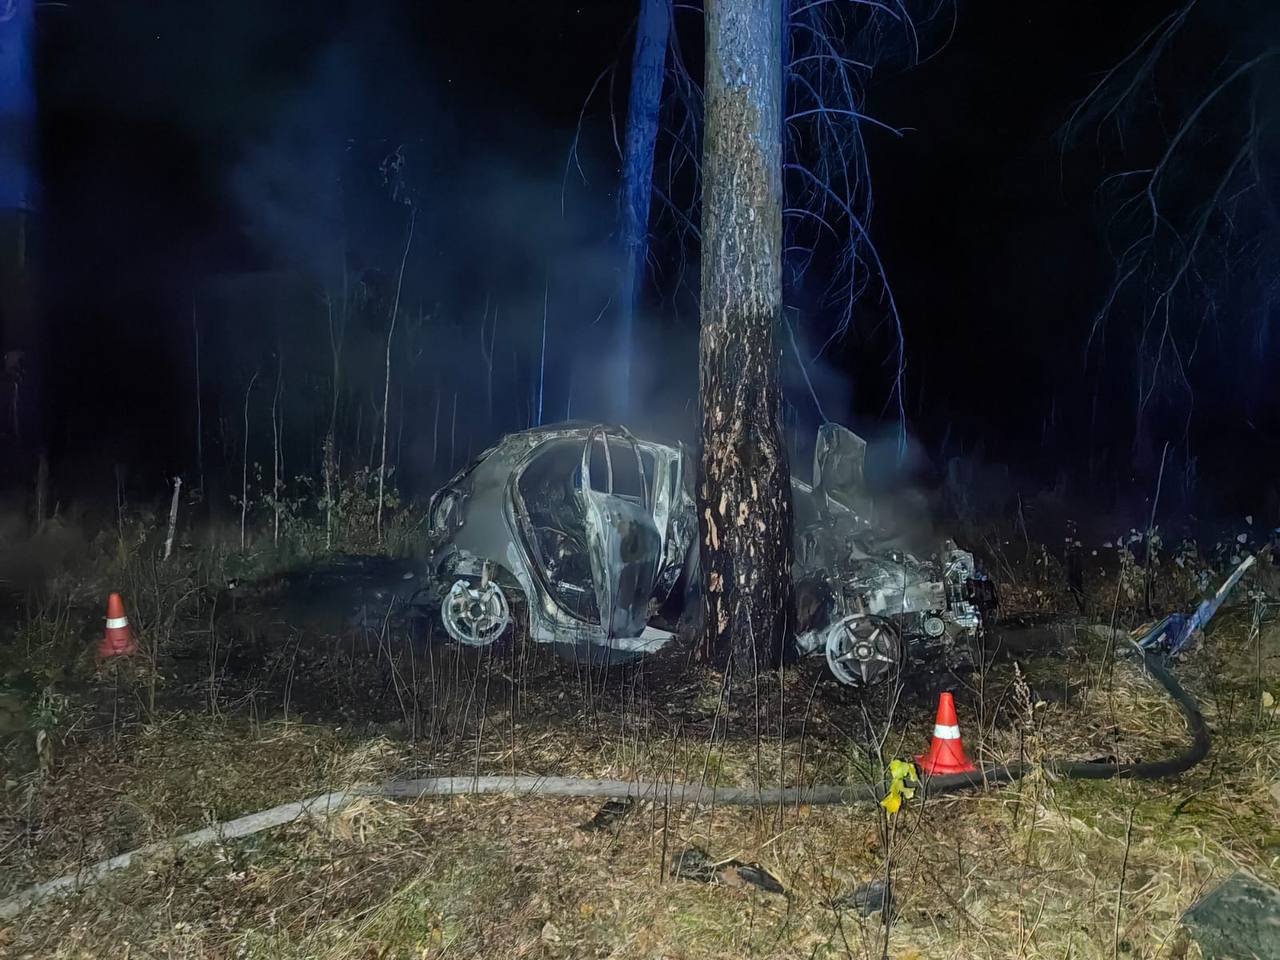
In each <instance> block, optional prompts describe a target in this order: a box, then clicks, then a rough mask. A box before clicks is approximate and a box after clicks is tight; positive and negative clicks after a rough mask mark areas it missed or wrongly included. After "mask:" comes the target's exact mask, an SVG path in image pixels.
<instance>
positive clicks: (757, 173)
mask: <svg viewBox="0 0 1280 960" xmlns="http://www.w3.org/2000/svg"><path fill="white" fill-rule="evenodd" d="M781 51H782V14H781V7H780V4H779V3H778V0H707V2H706V94H705V96H706V126H705V131H706V133H705V155H704V162H703V200H702V327H701V342H700V346H699V391H700V399H701V405H702V456H701V460H700V469H699V477H698V526H699V540H700V544H701V559H702V573H703V586H704V597H705V610H704V612H705V614H706V641H707V646H708V650H709V652H711V653H713V654H716V655H722V654H724V653H725V652H727V651H731V652H732V655H733V662H734V664H735V669H736V671H737V672H739V673H746V674H751V673H754V672H755V670H757V669H758V668H759V667H761V666H764V665H765V664H767V663H770V662H772V661H774V660H775V659H776V658H777V657H778V655H779V654H780V653H781V651H782V648H783V644H784V642H785V640H786V637H787V635H788V632H789V628H790V623H791V606H792V590H791V554H792V548H791V480H790V476H791V474H790V469H789V467H788V464H787V453H786V446H785V444H784V443H783V441H782V430H781V422H780V419H781V390H780V386H779V362H780V358H779V353H778V348H777V345H776V342H775V334H776V331H777V327H778V323H779V321H780V319H781V314H782V144H781V129H782V124H781V105H782V63H781Z"/></svg>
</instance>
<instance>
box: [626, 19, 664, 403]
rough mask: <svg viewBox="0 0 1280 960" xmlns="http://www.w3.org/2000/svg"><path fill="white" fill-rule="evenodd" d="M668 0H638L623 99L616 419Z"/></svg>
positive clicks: (648, 185) (649, 181)
mask: <svg viewBox="0 0 1280 960" xmlns="http://www.w3.org/2000/svg"><path fill="white" fill-rule="evenodd" d="M670 32H671V0H640V17H639V19H638V20H637V21H636V45H635V50H634V52H633V53H632V56H631V94H630V97H629V98H628V101H627V132H626V153H625V158H624V162H623V166H622V255H623V264H622V283H621V290H620V293H619V308H620V322H619V331H618V333H619V340H620V348H621V349H620V357H621V361H620V362H621V369H620V370H619V374H618V382H617V387H616V390H617V395H616V396H615V398H614V403H615V405H616V407H615V419H616V420H618V421H619V422H623V421H625V420H626V419H627V415H628V414H629V413H630V406H631V350H632V341H633V338H634V328H635V312H636V299H637V297H638V294H639V290H640V287H641V284H642V279H643V277H644V267H645V260H646V257H647V255H648V249H649V245H648V234H649V206H650V201H651V199H652V195H653V153H654V148H655V147H656V145H657V142H658V112H659V109H660V108H661V106H662V79H663V76H664V74H665V73H666V68H667V38H668V36H669V34H670Z"/></svg>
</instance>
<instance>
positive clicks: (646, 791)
mask: <svg viewBox="0 0 1280 960" xmlns="http://www.w3.org/2000/svg"><path fill="white" fill-rule="evenodd" d="M1139 652H1140V653H1141V654H1142V663H1143V666H1144V667H1145V668H1146V670H1147V672H1148V673H1149V674H1151V676H1152V677H1154V678H1155V679H1156V681H1158V682H1159V683H1160V685H1161V686H1162V687H1164V689H1165V690H1166V691H1167V692H1168V693H1169V695H1170V696H1171V697H1172V698H1173V699H1174V701H1175V702H1176V703H1177V704H1178V706H1179V707H1180V708H1181V709H1182V713H1183V716H1184V717H1185V718H1186V721H1187V728H1188V730H1189V731H1190V733H1191V741H1192V742H1191V745H1190V746H1189V747H1188V748H1186V749H1185V750H1183V751H1181V752H1180V753H1177V754H1175V755H1173V756H1172V757H1168V758H1166V759H1163V760H1153V761H1146V762H1140V763H1120V762H1116V763H1099V762H1083V761H1077V760H1046V761H1044V762H1043V763H1041V764H1040V766H1042V767H1043V768H1044V769H1045V770H1046V771H1048V772H1049V773H1050V774H1052V775H1056V776H1062V777H1076V778H1082V779H1088V780H1107V779H1111V778H1113V777H1122V778H1130V779H1145V780H1155V779H1161V778H1165V777H1172V776H1176V775H1177V774H1179V773H1182V772H1184V771H1186V770H1189V769H1191V768H1192V767H1193V766H1195V765H1196V764H1197V763H1199V762H1200V761H1201V760H1203V759H1204V758H1205V756H1206V755H1207V754H1208V753H1209V746H1210V737H1209V728H1208V725H1207V724H1206V723H1205V720H1204V717H1203V715H1201V713H1200V707H1199V705H1198V704H1197V703H1196V701H1195V699H1194V698H1193V697H1192V696H1191V695H1190V694H1189V693H1187V692H1186V691H1185V690H1184V689H1183V688H1182V686H1181V684H1179V683H1178V681H1177V679H1175V678H1174V676H1173V674H1172V673H1170V672H1169V669H1168V668H1167V667H1166V666H1165V665H1164V663H1163V662H1161V660H1160V659H1159V657H1158V656H1157V655H1155V654H1152V653H1148V652H1145V651H1141V650H1139ZM1034 767H1035V764H1032V763H1027V762H1016V763H1009V764H992V765H988V766H984V767H983V768H982V769H980V770H976V771H974V772H972V773H956V774H947V775H945V776H933V777H926V778H925V780H924V783H923V793H924V795H925V796H926V797H928V796H933V795H935V794H947V793H955V792H957V791H960V790H966V789H970V788H973V787H980V786H984V785H988V784H999V783H1009V782H1012V781H1014V780H1017V779H1019V778H1021V777H1023V776H1026V775H1027V774H1028V773H1030V772H1031V770H1032V769H1033V768H1034ZM888 790H889V787H888V784H870V783H864V784H855V785H852V786H844V785H834V784H827V785H814V786H809V787H780V788H779V787H770V788H755V787H726V786H708V785H706V784H692V783H683V784H671V783H661V782H655V781H640V780H591V779H585V778H581V777H538V776H473V777H432V778H429V779H425V780H391V781H388V782H387V783H383V784H379V785H377V786H371V787H353V788H352V789H350V790H340V791H336V792H334V793H324V794H320V795H319V796H315V797H311V798H310V799H308V800H299V801H296V802H294V803H285V804H281V805H280V806H278V807H272V808H271V809H270V810H263V811H260V812H258V813H251V814H249V815H248V816H244V817H239V818H238V819H235V820H228V821H225V822H223V823H217V824H214V825H213V826H209V827H205V828H204V829H202V830H195V831H193V832H191V833H185V834H183V835H182V836H180V837H175V838H173V839H171V840H162V841H159V842H157V843H152V844H148V845H146V846H144V847H139V848H138V849H137V850H132V851H130V852H129V853H122V854H120V855H119V856H115V857H111V858H109V859H107V860H100V861H98V862H97V863H94V864H91V865H89V866H86V867H84V868H82V869H80V870H77V871H75V872H73V873H68V874H65V875H63V876H61V877H58V878H57V879H54V880H49V881H47V882H45V883H39V884H36V885H35V886H32V887H28V888H27V889H25V890H22V891H20V892H18V893H16V894H14V895H12V896H10V897H7V898H5V899H4V900H0V920H10V919H12V918H14V917H16V916H18V915H19V914H20V913H22V911H24V910H26V909H27V908H28V907H31V906H34V905H35V904H37V903H40V902H41V901H43V900H47V899H49V898H50V897H54V896H57V895H59V894H63V893H71V892H74V891H76V890H82V889H84V888H85V887H87V886H89V885H91V884H93V883H96V882H97V881H99V880H101V879H102V878H103V877H105V876H106V875H107V874H109V873H111V872H113V871H115V870H122V869H124V868H126V867H128V866H129V865H130V864H132V863H133V862H134V861H136V860H141V859H144V858H146V857H150V856H154V855H156V854H160V853H164V852H166V851H175V850H181V849H189V848H192V847H199V846H203V845H205V844H209V843H217V842H220V841H224V840H233V839H236V838H237V837H248V836H251V835H253V834H255V833H260V832H261V831H263V830H268V829H270V828H271V827H278V826H283V825H284V824H287V823H292V822H293V821H295V820H298V819H301V818H302V817H305V816H313V815H333V814H336V813H338V812H339V811H341V810H342V809H343V808H344V807H346V806H347V805H348V804H350V803H351V802H352V801H354V800H357V799H359V798H361V797H399V798H402V799H421V798H426V797H444V796H467V795H475V794H507V795H515V796H539V797H600V798H608V799H616V800H653V801H657V802H662V803H671V804H678V805H708V806H710V805H737V806H752V805H760V806H763V807H768V806H778V805H779V804H810V805H818V804H846V805H854V804H876V803H879V802H880V800H881V798H883V797H884V796H885V794H886V793H887V792H888Z"/></svg>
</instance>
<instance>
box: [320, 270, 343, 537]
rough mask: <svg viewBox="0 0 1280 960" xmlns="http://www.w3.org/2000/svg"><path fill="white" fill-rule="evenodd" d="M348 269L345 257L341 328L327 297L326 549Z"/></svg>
mask: <svg viewBox="0 0 1280 960" xmlns="http://www.w3.org/2000/svg"><path fill="white" fill-rule="evenodd" d="M347 299H348V293H347V270H346V264H345V257H344V263H343V269H342V307H341V309H340V310H339V311H338V316H339V318H340V323H341V327H340V328H338V329H335V328H334V325H333V298H332V297H331V296H329V295H328V294H326V295H325V306H326V309H327V315H328V321H329V352H330V354H331V356H332V357H333V374H332V377H331V379H330V384H331V388H332V402H331V404H330V406H329V432H328V434H327V435H326V436H325V440H324V501H325V511H324V546H325V549H326V550H329V549H332V548H333V533H334V509H335V507H336V503H335V497H336V496H337V482H338V437H337V433H338V397H339V383H340V381H341V373H342V343H343V338H344V337H345V336H346V332H347Z"/></svg>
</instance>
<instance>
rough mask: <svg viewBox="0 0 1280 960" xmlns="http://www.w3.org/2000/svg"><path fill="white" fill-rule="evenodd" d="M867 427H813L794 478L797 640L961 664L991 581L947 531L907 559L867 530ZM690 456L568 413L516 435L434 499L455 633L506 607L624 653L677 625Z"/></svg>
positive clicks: (480, 626) (690, 534)
mask: <svg viewBox="0 0 1280 960" xmlns="http://www.w3.org/2000/svg"><path fill="white" fill-rule="evenodd" d="M865 453H866V443H865V442H864V441H863V440H862V439H861V438H860V437H858V436H857V435H855V434H853V433H852V432H851V431H849V430H847V429H846V428H844V427H842V426H839V425H837V424H832V423H828V424H824V425H823V426H822V427H821V428H820V429H819V432H818V438H817V445H816V449H815V454H814V464H813V479H812V482H809V483H806V482H805V481H803V480H800V479H798V478H795V477H793V478H792V496H793V503H794V507H795V518H794V537H795V561H794V569H793V574H794V578H795V581H796V584H797V590H798V593H799V594H802V595H803V596H804V597H805V598H806V599H805V602H804V606H805V611H804V613H803V615H802V623H801V630H800V632H799V633H798V634H797V636H796V637H795V638H794V652H795V653H796V654H799V655H801V656H815V657H816V656H822V657H825V658H826V662H827V664H828V666H829V667H830V670H831V672H832V674H833V675H834V676H835V677H836V678H837V679H838V680H840V681H841V682H843V683H846V684H850V685H853V686H863V687H866V686H873V685H875V684H878V683H881V682H883V681H884V680H886V679H888V678H890V677H891V676H894V675H895V674H896V673H897V672H898V671H899V670H901V669H903V668H904V667H905V666H907V665H908V663H910V662H911V661H919V660H929V661H936V660H938V658H943V659H945V660H948V661H950V662H952V664H953V665H958V664H961V663H963V662H964V661H965V660H966V659H967V657H968V656H969V651H970V650H971V649H972V647H973V645H974V641H976V640H977V639H978V638H980V637H981V635H982V632H983V630H984V628H985V625H986V622H987V620H988V618H989V617H990V616H991V614H992V611H993V609H994V605H995V594H994V590H993V589H992V586H991V583H990V581H988V580H987V579H986V578H985V577H984V576H983V575H982V574H981V573H980V572H979V571H978V570H977V568H976V566H975V562H974V558H973V555H972V554H971V553H969V552H967V551H965V550H962V549H960V548H958V547H957V546H956V545H955V544H953V543H951V542H949V541H948V542H945V543H943V544H942V545H941V546H940V548H939V549H938V550H937V551H936V553H934V554H933V555H932V556H929V557H927V558H917V557H916V556H913V555H912V554H911V553H909V552H907V551H906V550H904V549H901V547H900V546H899V545H898V544H897V543H896V542H895V540H894V538H893V537H892V535H891V534H889V533H888V532H886V531H881V530H878V529H877V528H876V526H875V524H874V523H873V522H872V520H871V519H870V518H871V517H872V516H873V506H874V505H873V504H872V503H871V501H870V499H869V497H868V496H867V495H866V493H865V483H864V477H863V466H864V460H865ZM695 467H696V462H695V460H694V459H693V457H692V455H691V453H690V452H689V451H688V450H686V449H685V448H683V447H679V446H670V445H667V444H661V443H655V442H652V441H649V440H644V439H639V438H637V437H635V436H633V435H632V434H631V433H630V432H629V431H627V430H626V429H625V428H621V427H612V426H605V425H600V424H591V423H579V422H569V423H562V424H556V425H552V426H547V427H540V428H536V429H532V430H526V431H523V432H521V433H514V434H510V435H508V436H506V437H504V438H502V440H501V441H500V442H499V443H498V444H497V445H495V446H494V447H492V448H491V449H489V450H487V451H485V452H484V453H483V454H481V455H480V456H479V457H478V458H477V459H476V460H475V461H473V462H472V463H471V464H470V465H469V466H468V467H466V468H465V469H463V470H462V471H461V472H459V473H458V474H457V475H456V476H455V477H454V478H453V479H452V480H451V481H450V482H449V483H448V484H446V485H445V486H444V487H443V488H441V489H440V490H439V491H437V493H436V494H435V495H434V496H433V497H432V500H431V505H430V512H429V516H428V522H429V538H430V554H429V560H428V581H429V586H428V589H426V590H424V591H422V592H420V593H419V594H418V600H417V602H418V603H426V604H430V605H432V606H438V609H439V616H440V620H441V622H442V624H443V626H444V629H445V631H446V632H447V633H448V635H449V636H450V637H451V638H452V639H453V640H455V641H457V642H458V643H461V644H466V645H469V646H473V647H483V646H488V645H490V644H492V643H494V642H495V641H497V640H498V639H499V638H500V637H502V636H503V634H504V633H505V632H506V631H507V630H508V628H509V626H510V624H511V621H512V608H513V605H519V606H520V607H521V608H522V609H524V610H525V611H526V614H527V620H528V632H529V636H530V637H531V639H533V640H534V641H536V642H539V643H550V644H555V645H556V646H557V647H558V648H560V649H561V650H562V652H566V653H568V654H571V655H574V656H581V655H583V654H587V655H589V656H592V657H597V656H598V657H600V658H603V657H604V656H608V657H609V658H610V659H613V660H623V659H630V658H633V657H635V656H639V655H642V654H646V653H651V652H654V651H657V650H659V649H661V648H662V647H664V646H665V645H666V644H668V643H670V642H671V641H672V640H673V639H674V637H675V636H676V632H675V628H676V622H677V619H678V617H679V616H680V614H681V612H682V611H684V610H687V609H689V608H690V606H696V605H697V604H698V599H697V595H696V591H697V589H698V581H699V575H698V545H697V542H696V536H697V523H696V516H695V506H694V486H693V483H694V477H693V475H694V471H695Z"/></svg>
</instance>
